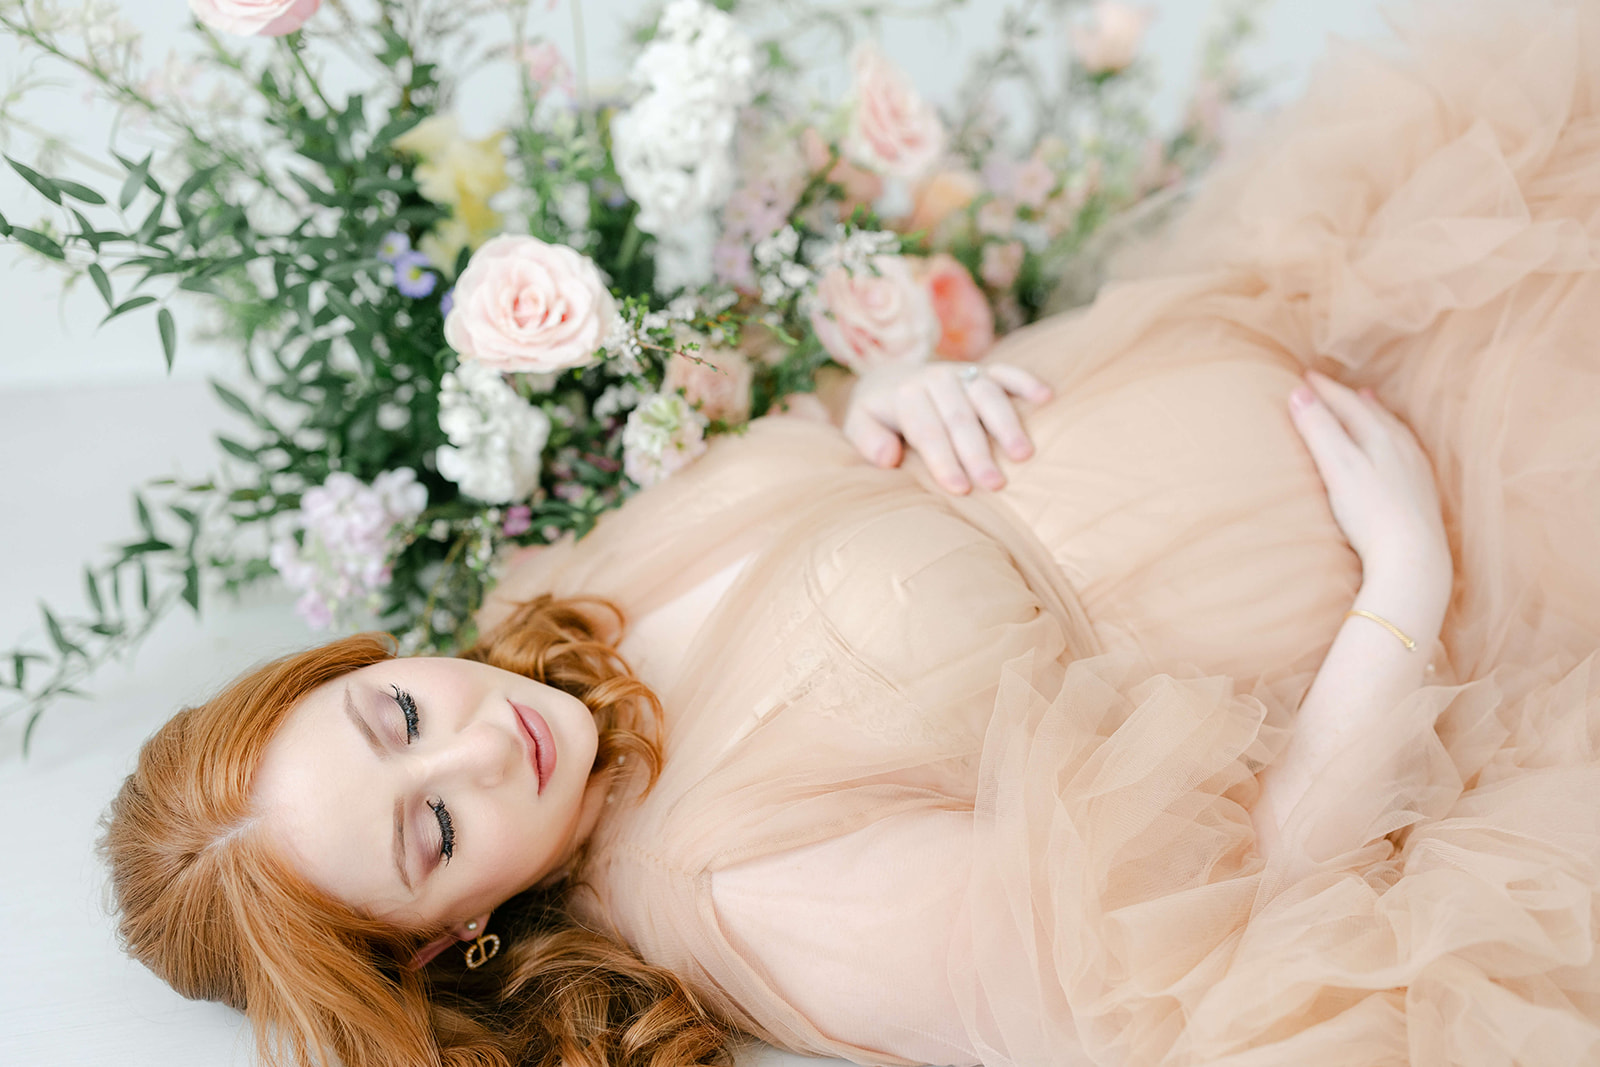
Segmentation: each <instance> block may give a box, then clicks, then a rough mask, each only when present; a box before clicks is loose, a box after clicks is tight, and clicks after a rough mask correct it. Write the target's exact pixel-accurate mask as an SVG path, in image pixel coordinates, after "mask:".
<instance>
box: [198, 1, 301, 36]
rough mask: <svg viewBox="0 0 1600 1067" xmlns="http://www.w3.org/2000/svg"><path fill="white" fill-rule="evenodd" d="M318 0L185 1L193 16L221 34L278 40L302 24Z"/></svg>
mask: <svg viewBox="0 0 1600 1067" xmlns="http://www.w3.org/2000/svg"><path fill="white" fill-rule="evenodd" d="M321 6H322V0H189V10H190V11H192V12H193V13H194V17H195V18H197V19H199V20H200V21H201V22H203V23H205V24H206V25H207V26H210V27H211V28H212V29H214V30H220V31H221V32H223V33H236V34H239V35H240V36H244V37H282V36H283V35H284V34H286V33H293V32H294V31H295V30H298V29H299V28H300V27H301V26H304V25H305V22H306V19H308V18H310V17H311V16H312V15H314V14H316V13H317V8H319V7H321Z"/></svg>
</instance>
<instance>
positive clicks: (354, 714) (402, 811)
mask: <svg viewBox="0 0 1600 1067" xmlns="http://www.w3.org/2000/svg"><path fill="white" fill-rule="evenodd" d="M344 713H345V715H346V716H348V717H349V719H350V721H351V722H353V723H355V726H356V729H357V730H360V731H361V736H362V737H364V738H366V741H367V744H368V746H370V747H371V749H372V752H373V754H374V755H375V756H377V757H378V758H379V759H384V760H386V759H388V758H389V753H388V751H387V750H386V749H385V748H384V747H383V742H382V741H380V740H378V735H377V734H375V733H373V732H372V727H370V726H368V725H367V720H366V719H363V718H362V717H361V713H360V712H359V711H357V710H356V701H355V697H354V696H353V695H352V694H351V686H350V683H348V682H346V683H345V687H344ZM394 869H395V871H396V873H398V874H399V875H400V884H401V885H403V886H405V887H406V890H407V892H412V891H413V890H412V888H411V876H410V875H409V874H407V873H406V804H405V800H404V799H402V798H397V799H396V800H395V802H394Z"/></svg>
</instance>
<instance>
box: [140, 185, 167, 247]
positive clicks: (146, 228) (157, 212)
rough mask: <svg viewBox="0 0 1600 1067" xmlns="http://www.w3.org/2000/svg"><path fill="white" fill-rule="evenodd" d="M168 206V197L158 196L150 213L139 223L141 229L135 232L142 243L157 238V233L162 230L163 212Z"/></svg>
mask: <svg viewBox="0 0 1600 1067" xmlns="http://www.w3.org/2000/svg"><path fill="white" fill-rule="evenodd" d="M166 206H167V199H166V197H164V196H163V197H157V198H156V204H155V207H153V208H151V209H150V214H148V215H146V216H145V217H144V221H143V222H141V223H140V224H139V230H138V232H137V233H136V234H135V236H136V237H138V239H139V241H140V243H142V244H149V243H150V242H152V241H154V240H155V239H156V236H157V234H159V233H160V231H161V213H162V211H163V210H164V209H165V208H166Z"/></svg>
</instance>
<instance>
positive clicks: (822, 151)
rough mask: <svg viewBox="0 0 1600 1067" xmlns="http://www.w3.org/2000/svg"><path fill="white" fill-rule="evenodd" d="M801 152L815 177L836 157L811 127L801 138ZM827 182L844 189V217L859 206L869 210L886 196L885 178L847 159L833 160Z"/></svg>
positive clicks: (841, 209)
mask: <svg viewBox="0 0 1600 1067" xmlns="http://www.w3.org/2000/svg"><path fill="white" fill-rule="evenodd" d="M800 151H801V153H802V154H803V155H804V156H805V164H806V169H807V170H808V171H810V172H811V173H812V174H816V173H817V172H818V171H820V170H822V168H823V167H826V166H827V165H828V160H829V159H830V158H831V157H832V155H833V153H832V152H831V151H830V150H829V148H828V142H827V141H825V140H823V137H822V134H820V133H818V132H817V131H816V129H815V127H811V126H807V127H806V129H805V132H803V133H802V134H801V135H800ZM828 180H829V181H830V182H832V183H834V184H835V185H838V186H840V187H842V188H843V189H844V204H843V205H842V206H841V207H840V211H842V212H843V213H844V214H845V215H849V214H850V213H851V212H853V211H854V210H855V209H856V208H857V207H870V206H871V205H872V204H874V203H875V202H877V199H878V197H880V196H882V195H883V179H882V178H880V177H878V176H877V175H876V174H874V173H872V172H871V171H870V170H862V169H861V168H860V167H858V166H856V165H855V164H854V163H851V162H850V161H849V160H848V159H837V160H835V161H834V164H833V169H832V170H830V171H828Z"/></svg>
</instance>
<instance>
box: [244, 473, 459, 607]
mask: <svg viewBox="0 0 1600 1067" xmlns="http://www.w3.org/2000/svg"><path fill="white" fill-rule="evenodd" d="M427 506H428V490H427V489H426V488H425V487H424V486H422V485H421V484H419V483H418V482H417V479H416V474H415V473H414V472H413V471H410V470H407V469H405V468H401V469H399V470H392V471H384V472H383V473H382V474H380V475H378V477H377V478H375V479H373V482H372V485H371V486H367V485H364V484H362V482H361V481H360V480H359V479H357V478H356V477H355V476H354V475H351V474H348V473H345V472H343V471H335V472H334V473H332V474H330V475H328V479H327V481H325V482H324V483H323V484H322V485H321V486H318V487H317V488H315V489H308V490H306V492H305V494H304V495H303V496H302V497H301V498H300V512H299V514H298V515H296V516H295V519H294V522H293V528H292V529H290V530H288V531H286V535H285V536H283V537H280V538H279V539H278V540H277V541H275V542H274V543H273V545H272V549H271V551H270V553H269V555H268V559H269V560H270V561H271V563H272V566H273V568H274V569H276V570H277V572H278V573H279V574H280V575H281V576H282V577H283V580H284V582H285V584H287V585H288V586H289V588H291V589H295V590H298V591H300V593H301V597H300V600H299V601H298V602H297V603H296V605H295V608H296V610H297V611H299V613H300V615H301V616H302V617H303V618H304V619H305V620H306V622H307V623H309V624H310V625H311V627H312V628H313V629H318V630H320V629H323V628H325V627H327V626H330V625H332V624H334V623H336V622H342V621H344V620H347V619H349V618H350V617H351V616H352V615H353V614H358V613H368V614H370V613H372V612H375V611H377V610H378V608H379V605H380V601H379V596H378V591H379V590H380V589H382V588H383V587H384V586H386V585H388V584H389V578H390V560H391V558H392V557H393V555H394V553H395V552H397V551H398V550H399V547H400V546H399V541H398V532H399V528H400V527H401V526H402V525H404V524H406V523H409V522H410V521H411V520H413V519H415V518H416V517H417V516H418V515H420V514H421V513H422V509H423V508H425V507H427ZM294 529H300V530H303V531H304V537H303V539H302V540H303V543H302V544H296V543H295V540H294V538H293V536H292V535H293V532H294Z"/></svg>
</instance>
